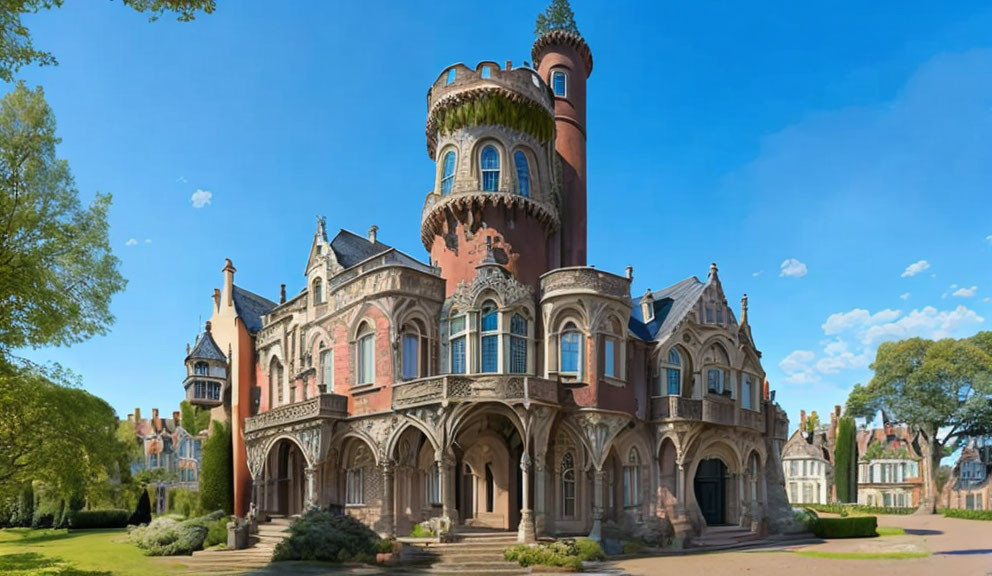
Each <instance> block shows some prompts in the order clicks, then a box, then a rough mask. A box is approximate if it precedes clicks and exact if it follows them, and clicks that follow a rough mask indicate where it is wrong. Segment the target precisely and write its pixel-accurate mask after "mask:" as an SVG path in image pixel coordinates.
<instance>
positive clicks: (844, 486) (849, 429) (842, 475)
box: [834, 415, 857, 503]
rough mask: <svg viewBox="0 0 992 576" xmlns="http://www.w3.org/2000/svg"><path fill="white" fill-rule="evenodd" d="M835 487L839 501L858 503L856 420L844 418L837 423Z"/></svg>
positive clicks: (848, 417)
mask: <svg viewBox="0 0 992 576" xmlns="http://www.w3.org/2000/svg"><path fill="white" fill-rule="evenodd" d="M834 442H835V446H834V485H835V486H836V487H837V500H838V501H840V502H845V503H847V502H857V493H856V492H855V490H856V489H857V488H856V487H857V476H856V470H857V461H856V460H857V455H856V454H855V449H856V447H857V428H856V427H855V425H854V418H851V417H850V416H846V415H845V416H842V417H841V418H840V419H839V420H838V421H837V438H836V439H835V440H834Z"/></svg>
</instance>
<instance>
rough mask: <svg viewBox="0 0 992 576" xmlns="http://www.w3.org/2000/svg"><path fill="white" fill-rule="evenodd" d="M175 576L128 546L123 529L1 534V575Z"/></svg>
mask: <svg viewBox="0 0 992 576" xmlns="http://www.w3.org/2000/svg"><path fill="white" fill-rule="evenodd" d="M176 568H178V566H177V567H176ZM172 573H174V568H171V567H169V566H168V565H166V564H165V563H162V562H160V561H158V560H156V559H154V558H151V557H149V556H145V555H144V554H142V553H141V551H140V550H139V549H138V548H137V546H135V545H133V544H131V543H129V542H128V541H127V531H126V530H124V529H115V530H82V531H78V532H68V531H67V530H30V529H27V528H13V529H8V530H0V574H3V575H4V576H132V575H135V574H172Z"/></svg>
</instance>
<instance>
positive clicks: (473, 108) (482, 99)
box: [435, 92, 555, 144]
mask: <svg viewBox="0 0 992 576" xmlns="http://www.w3.org/2000/svg"><path fill="white" fill-rule="evenodd" d="M435 118H436V122H437V127H438V131H439V132H440V133H441V134H450V133H452V132H454V131H455V130H458V129H461V128H464V127H466V126H485V125H492V126H506V127H507V128H512V129H514V130H517V131H519V132H523V133H525V134H530V135H531V136H533V137H534V138H535V139H537V141H538V142H541V143H542V144H543V143H546V142H548V141H550V140H551V139H552V138H554V135H555V121H554V118H552V117H551V115H550V114H548V111H547V110H545V109H544V108H543V107H542V106H540V105H538V104H536V103H533V102H530V101H528V100H511V99H509V98H507V97H506V96H505V95H503V94H500V93H498V92H489V93H485V94H480V95H478V96H476V97H475V98H472V99H471V100H465V101H462V102H459V103H457V104H454V105H451V106H447V107H444V108H441V109H439V110H437V111H436V112H435Z"/></svg>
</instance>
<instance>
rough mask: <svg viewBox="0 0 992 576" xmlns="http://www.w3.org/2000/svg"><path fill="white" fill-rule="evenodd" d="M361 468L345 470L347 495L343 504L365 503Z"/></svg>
mask: <svg viewBox="0 0 992 576" xmlns="http://www.w3.org/2000/svg"><path fill="white" fill-rule="evenodd" d="M362 472H363V470H362V469H361V468H355V469H349V470H348V471H347V472H345V475H346V478H347V484H348V486H347V495H346V500H345V504H347V505H351V506H355V505H359V504H364V503H365V486H364V482H363V476H364V474H363V473H362Z"/></svg>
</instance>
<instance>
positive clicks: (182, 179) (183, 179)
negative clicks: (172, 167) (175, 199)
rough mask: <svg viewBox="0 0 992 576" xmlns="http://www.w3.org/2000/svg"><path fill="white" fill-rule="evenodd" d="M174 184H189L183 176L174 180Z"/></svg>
mask: <svg viewBox="0 0 992 576" xmlns="http://www.w3.org/2000/svg"><path fill="white" fill-rule="evenodd" d="M176 182H181V183H183V184H189V180H187V179H186V177H185V176H180V177H179V178H177V179H176Z"/></svg>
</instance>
